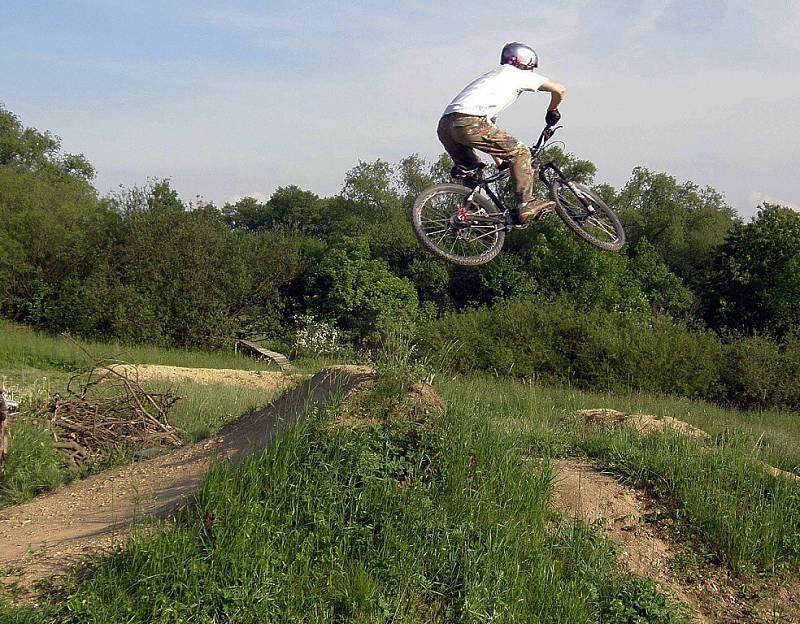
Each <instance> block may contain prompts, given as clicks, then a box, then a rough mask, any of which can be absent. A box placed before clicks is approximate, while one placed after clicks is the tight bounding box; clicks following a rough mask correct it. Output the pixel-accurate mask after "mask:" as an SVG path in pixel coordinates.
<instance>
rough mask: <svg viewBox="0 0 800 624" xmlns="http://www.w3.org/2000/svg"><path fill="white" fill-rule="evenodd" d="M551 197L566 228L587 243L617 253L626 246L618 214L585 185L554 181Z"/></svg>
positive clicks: (551, 184) (556, 179)
mask: <svg viewBox="0 0 800 624" xmlns="http://www.w3.org/2000/svg"><path fill="white" fill-rule="evenodd" d="M550 198H551V199H552V200H553V201H554V202H556V213H557V214H558V216H559V217H561V219H562V220H563V221H564V223H566V224H567V227H568V228H569V229H570V230H572V231H573V232H574V233H575V234H576V235H578V236H579V237H580V238H582V239H583V240H585V241H586V242H587V243H591V244H592V245H594V246H595V247H597V248H599V249H603V250H605V251H617V250H619V249H620V248H621V247H622V246H623V245H624V244H625V231H624V230H623V229H622V224H621V223H620V222H619V219H618V218H617V215H615V214H614V212H613V211H612V210H611V208H609V207H608V206H607V205H606V204H605V202H604V201H603V200H602V199H601V198H600V196H599V195H598V194H597V193H595V192H594V191H593V190H592V189H590V188H589V187H588V186H586V185H585V184H578V183H577V182H564V181H563V180H561V178H555V179H554V180H553V181H552V182H551V183H550Z"/></svg>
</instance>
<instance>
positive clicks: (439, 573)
mask: <svg viewBox="0 0 800 624" xmlns="http://www.w3.org/2000/svg"><path fill="white" fill-rule="evenodd" d="M395 398H396V397H389V398H387V397H385V396H377V395H374V396H372V397H367V398H365V399H364V400H363V401H362V402H361V404H360V405H361V407H360V408H355V409H353V408H351V409H350V410H349V411H348V414H347V416H348V418H347V421H348V422H349V423H354V425H353V426H352V427H347V428H339V427H332V426H331V425H330V419H331V417H332V416H335V415H336V410H335V409H333V410H328V411H327V412H326V413H323V414H317V415H314V416H312V418H311V421H310V422H308V423H307V425H306V426H305V427H303V428H301V429H299V430H296V431H294V432H292V433H290V434H288V435H287V436H285V437H283V438H282V439H281V440H280V441H279V442H278V443H277V444H275V445H274V446H273V447H272V448H270V449H268V450H267V451H265V452H264V453H262V454H260V455H256V456H252V457H250V458H249V459H248V460H247V461H246V462H244V463H243V464H240V465H235V466H230V465H225V466H218V467H217V468H216V469H214V470H213V471H212V473H211V474H210V475H209V477H208V479H207V481H206V483H205V485H204V487H203V489H202V491H201V493H200V495H199V497H198V499H197V501H196V503H195V504H194V505H193V506H191V507H190V508H188V509H186V510H185V511H184V512H183V513H182V514H181V515H180V516H179V517H178V518H177V520H176V522H175V523H174V524H173V525H171V526H169V527H165V528H163V529H161V530H159V531H157V532H156V534H155V535H153V533H152V531H150V532H149V533H142V534H141V535H139V536H138V537H136V538H135V539H133V540H132V541H131V542H130V543H129V545H128V547H127V548H125V549H124V550H120V551H119V552H117V553H116V554H114V555H112V556H110V557H108V558H106V559H103V560H100V561H98V562H97V563H96V565H95V567H94V568H93V570H92V572H91V574H89V575H85V576H84V577H83V580H79V579H78V578H73V579H71V580H69V581H68V582H67V584H66V585H64V586H63V587H61V588H60V589H58V590H57V591H58V593H55V594H51V595H55V596H57V597H58V600H57V601H54V602H47V603H45V604H42V605H39V606H38V607H37V608H35V609H33V608H12V607H10V606H6V607H0V619H2V621H4V622H9V623H19V624H21V623H26V624H33V623H42V622H55V621H57V622H65V623H66V622H76V623H77V622H81V623H90V622H97V623H99V622H104V623H107V622H131V623H133V622H183V621H193V622H209V623H210V622H223V621H224V622H230V623H238V622H241V623H245V622H248V623H249V622H364V623H367V622H370V623H371V622H375V623H377V622H381V623H385V622H398V623H400V622H406V623H412V622H413V623H418V622H428V623H449V622H534V621H541V622H563V623H565V624H566V623H569V624H580V623H594V622H601V621H602V622H603V623H609V624H621V623H623V622H650V623H655V624H658V623H663V624H666V623H673V624H677V623H678V622H683V621H685V619H684V617H683V615H682V613H681V611H680V610H679V608H678V607H677V606H675V604H673V603H672V602H671V600H670V599H669V598H667V597H666V596H665V595H663V594H662V593H661V592H659V591H657V590H656V588H655V585H654V584H653V583H652V582H651V581H649V580H647V579H642V578H639V577H636V576H632V575H630V574H627V573H624V572H622V571H620V569H619V567H618V566H617V563H616V555H615V552H614V550H613V548H612V547H611V545H610V544H609V542H607V541H606V539H605V538H604V537H603V536H602V534H601V533H600V532H599V531H598V530H595V529H591V528H588V527H581V526H576V525H575V524H573V523H572V522H562V521H561V520H560V518H559V516H558V515H557V514H555V513H554V512H553V511H552V509H551V507H550V503H549V492H550V488H551V485H552V478H553V475H552V471H551V469H550V466H549V464H548V463H547V462H529V461H522V459H523V450H522V449H521V448H518V447H512V448H510V449H509V447H508V445H507V440H506V437H505V435H504V434H503V433H502V432H500V431H498V429H497V427H496V426H495V423H494V422H493V420H492V418H491V417H489V416H488V414H487V412H485V411H481V410H473V409H464V406H463V405H457V406H456V407H455V408H454V409H448V410H447V412H446V413H445V415H444V416H442V417H441V418H438V419H435V418H431V417H430V415H424V416H423V417H420V418H415V415H414V412H413V411H410V410H409V409H408V408H406V409H399V410H398V409H395V407H394V406H395V404H396V401H395V400H394V399H395Z"/></svg>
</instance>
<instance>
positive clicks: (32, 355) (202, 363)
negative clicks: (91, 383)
mask: <svg viewBox="0 0 800 624" xmlns="http://www.w3.org/2000/svg"><path fill="white" fill-rule="evenodd" d="M77 342H78V344H80V345H81V347H83V349H85V350H86V351H88V352H89V353H91V354H92V356H94V357H95V358H97V359H102V358H108V359H112V360H119V361H123V362H129V363H135V364H161V365H166V366H187V367H193V368H235V369H239V370H278V369H277V368H276V367H275V366H273V365H271V364H268V363H265V362H260V361H258V360H254V359H253V358H249V357H245V356H242V355H237V354H235V353H232V352H229V351H217V352H207V351H197V350H186V349H164V348H158V347H149V346H130V345H123V344H119V343H108V342H92V341H86V340H79V341H77ZM88 364H90V361H89V359H88V358H87V356H86V354H85V353H84V352H83V351H82V350H81V348H79V347H78V346H76V344H75V343H74V342H72V341H70V340H68V339H66V338H64V337H63V336H57V335H48V334H43V333H40V332H36V331H33V330H32V329H30V328H28V327H25V326H22V325H18V324H16V323H11V322H9V321H4V320H1V319H0V380H2V379H3V378H4V379H5V382H6V385H8V386H19V387H21V388H36V389H43V390H45V391H46V390H53V389H57V388H59V387H61V386H62V385H63V383H65V381H66V380H67V379H68V378H69V376H70V374H71V373H72V372H73V371H75V370H76V369H81V368H84V367H85V366H87V365H88Z"/></svg>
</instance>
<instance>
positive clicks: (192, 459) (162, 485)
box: [0, 366, 371, 599]
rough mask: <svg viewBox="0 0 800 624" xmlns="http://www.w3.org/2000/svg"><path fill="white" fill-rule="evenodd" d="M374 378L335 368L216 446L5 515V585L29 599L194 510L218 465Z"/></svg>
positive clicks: (231, 428)
mask: <svg viewBox="0 0 800 624" xmlns="http://www.w3.org/2000/svg"><path fill="white" fill-rule="evenodd" d="M370 375H371V371H370V370H369V369H368V368H365V367H358V366H333V367H330V368H328V369H325V370H324V371H322V372H320V373H318V374H316V375H314V377H312V378H311V379H309V380H307V381H306V382H304V383H303V384H301V385H300V386H298V387H297V388H295V389H294V390H292V391H290V392H288V393H286V394H285V395H283V396H282V397H280V398H278V399H277V400H276V401H275V402H274V403H273V404H272V405H270V406H269V407H267V408H265V409H262V410H260V411H257V412H255V413H253V414H250V415H249V416H247V417H245V418H244V419H242V420H240V421H238V422H236V423H232V424H230V425H228V426H227V427H225V428H224V429H223V430H222V432H221V433H220V435H218V436H216V437H215V438H212V439H209V440H205V441H203V442H198V443H196V444H191V445H188V446H185V447H182V448H180V449H178V450H176V451H174V452H172V453H169V454H168V455H165V456H161V457H157V458H155V459H152V460H149V461H143V462H139V463H135V464H131V465H127V466H120V467H118V468H113V469H111V470H107V471H105V472H103V473H101V474H98V475H95V476H93V477H89V478H88V479H85V480H83V481H78V482H75V483H72V484H69V485H66V486H63V487H61V488H59V489H57V490H56V491H54V492H52V493H50V494H47V495H44V496H40V497H39V498H36V499H35V500H33V501H31V502H29V503H25V504H22V505H17V506H14V507H10V508H7V509H4V510H2V511H0V543H2V548H1V549H0V574H3V576H2V578H0V583H2V584H6V585H8V584H14V585H16V587H17V589H18V590H19V591H20V592H21V594H20V596H21V598H22V599H24V598H26V597H30V595H31V594H30V593H29V592H30V591H31V589H32V588H33V586H34V584H35V583H36V582H37V581H39V580H41V579H46V578H49V577H53V576H57V575H61V574H64V573H65V572H66V570H67V568H68V567H69V566H70V564H73V563H75V562H77V561H79V560H80V559H82V558H83V557H85V556H86V555H87V554H90V553H96V552H98V551H102V550H104V549H106V548H108V547H109V546H111V545H112V544H114V543H115V542H119V541H122V540H124V538H125V535H126V533H127V531H128V529H129V528H130V527H131V525H132V523H134V521H137V520H146V519H148V518H151V519H152V518H156V519H161V518H165V517H167V516H169V515H170V514H171V513H172V512H173V511H175V509H176V508H178V507H180V506H182V505H184V504H186V503H187V501H189V499H190V497H191V495H192V493H193V492H194V491H195V490H196V489H197V487H198V486H199V485H200V484H201V482H202V480H203V477H204V476H205V474H206V471H207V470H208V468H209V467H210V465H211V464H212V462H215V461H224V460H237V459H240V458H242V457H244V456H246V455H247V454H248V453H250V452H252V451H254V450H257V449H260V448H264V447H266V446H268V445H269V444H270V442H271V440H272V438H273V437H274V436H275V435H276V433H278V432H279V431H280V430H282V429H284V428H285V427H287V426H291V425H292V424H293V423H294V422H295V421H297V419H298V418H300V417H302V415H303V414H304V413H305V412H306V411H307V410H309V409H314V408H315V407H319V406H321V405H323V404H325V403H327V402H328V401H330V400H331V399H333V398H335V397H337V396H342V395H344V394H345V393H347V391H348V390H349V389H351V388H353V387H355V386H357V385H358V384H359V383H363V381H364V380H365V379H367V378H369V377H370ZM272 387H274V386H272Z"/></svg>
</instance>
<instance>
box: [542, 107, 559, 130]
mask: <svg viewBox="0 0 800 624" xmlns="http://www.w3.org/2000/svg"><path fill="white" fill-rule="evenodd" d="M560 120H561V113H559V112H558V109H557V108H555V109H553V110H549V111H547V114H546V115H545V116H544V121H545V123H546V124H547V125H548V126H555V125H556V124H557V123H558V122H559V121H560Z"/></svg>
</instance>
